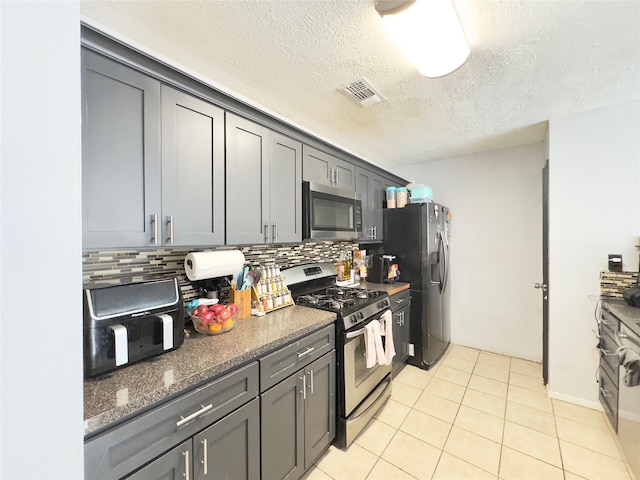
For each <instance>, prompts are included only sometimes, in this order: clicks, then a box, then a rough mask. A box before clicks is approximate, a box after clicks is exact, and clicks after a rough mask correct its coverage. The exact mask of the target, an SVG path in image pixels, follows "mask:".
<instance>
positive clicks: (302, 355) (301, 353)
mask: <svg viewBox="0 0 640 480" xmlns="http://www.w3.org/2000/svg"><path fill="white" fill-rule="evenodd" d="M315 349H316V347H309V348H307V349H306V350H305V351H304V352H300V353H298V360H300V359H301V358H302V357H304V356H306V355H309V354H310V353H311V352H313V351H314V350H315Z"/></svg>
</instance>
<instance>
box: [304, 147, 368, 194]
mask: <svg viewBox="0 0 640 480" xmlns="http://www.w3.org/2000/svg"><path fill="white" fill-rule="evenodd" d="M302 177H303V180H305V181H308V182H316V183H320V184H322V185H329V186H332V187H338V188H341V189H343V190H348V191H350V192H354V191H355V188H356V167H355V166H354V165H352V164H351V163H349V162H347V161H345V160H342V159H340V158H337V157H334V156H333V155H330V154H328V153H325V152H323V151H321V150H318V149H316V148H313V147H310V146H308V145H304V146H303V148H302Z"/></svg>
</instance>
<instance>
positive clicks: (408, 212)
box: [383, 203, 451, 370]
mask: <svg viewBox="0 0 640 480" xmlns="http://www.w3.org/2000/svg"><path fill="white" fill-rule="evenodd" d="M383 217H384V231H383V234H384V237H383V246H384V251H385V253H386V254H389V255H395V256H396V263H397V264H398V268H399V270H400V281H402V282H409V283H411V317H410V351H411V346H412V347H413V352H410V353H413V356H410V357H409V360H408V363H410V364H412V365H416V366H418V367H420V368H423V369H425V370H429V369H430V368H431V367H433V366H434V365H435V364H436V363H437V362H438V360H439V359H440V358H441V357H442V355H443V354H444V353H445V352H446V350H447V347H448V346H449V343H450V340H451V324H450V318H449V306H450V301H449V298H450V297H449V234H450V229H449V226H450V218H451V216H450V212H449V209H448V208H447V207H444V206H442V205H439V204H437V203H416V204H408V205H406V206H405V207H404V208H388V209H385V210H384V213H383Z"/></svg>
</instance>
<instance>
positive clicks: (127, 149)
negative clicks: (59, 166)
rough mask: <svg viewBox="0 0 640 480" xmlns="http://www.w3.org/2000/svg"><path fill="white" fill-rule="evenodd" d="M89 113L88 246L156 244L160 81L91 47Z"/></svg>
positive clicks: (85, 124)
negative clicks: (101, 54) (94, 51)
mask: <svg viewBox="0 0 640 480" xmlns="http://www.w3.org/2000/svg"><path fill="white" fill-rule="evenodd" d="M82 113H83V115H82V185H83V189H82V190H83V191H82V215H83V222H82V225H83V246H84V247H89V248H92V247H130V246H143V245H152V244H154V243H155V242H156V241H159V239H158V238H157V237H156V230H157V228H158V225H157V219H158V215H159V214H160V210H161V192H160V188H161V184H160V181H161V180H160V179H161V164H160V83H159V82H158V81H156V80H153V79H151V78H149V77H147V76H145V75H143V74H141V73H139V72H137V71H135V70H132V69H130V68H127V67H125V66H123V65H121V64H119V63H117V62H114V61H111V60H108V59H106V58H104V57H102V56H100V55H97V54H95V53H93V52H90V51H87V50H85V49H83V50H82Z"/></svg>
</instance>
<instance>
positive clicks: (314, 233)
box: [302, 182, 362, 240]
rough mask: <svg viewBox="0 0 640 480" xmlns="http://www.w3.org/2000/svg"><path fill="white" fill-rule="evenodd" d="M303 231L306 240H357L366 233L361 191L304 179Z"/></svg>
mask: <svg viewBox="0 0 640 480" xmlns="http://www.w3.org/2000/svg"><path fill="white" fill-rule="evenodd" d="M302 212H303V213H302V232H303V238H304V239H305V240H309V239H316V240H356V239H358V238H361V236H362V198H361V196H360V194H358V193H355V192H349V191H348V190H342V189H339V188H335V187H329V186H326V185H321V184H317V183H313V182H302Z"/></svg>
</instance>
